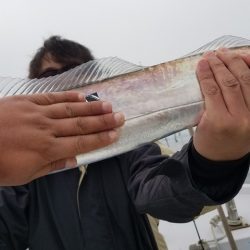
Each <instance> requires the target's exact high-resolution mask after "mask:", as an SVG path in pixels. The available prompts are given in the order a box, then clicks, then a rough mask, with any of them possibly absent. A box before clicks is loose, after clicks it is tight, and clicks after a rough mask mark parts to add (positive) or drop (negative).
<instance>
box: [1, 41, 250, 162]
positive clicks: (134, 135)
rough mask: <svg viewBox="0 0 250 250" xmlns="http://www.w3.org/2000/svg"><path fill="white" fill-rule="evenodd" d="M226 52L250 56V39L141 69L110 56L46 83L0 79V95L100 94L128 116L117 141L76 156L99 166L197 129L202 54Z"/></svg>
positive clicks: (219, 44) (212, 46)
mask: <svg viewBox="0 0 250 250" xmlns="http://www.w3.org/2000/svg"><path fill="white" fill-rule="evenodd" d="M219 47H226V48H230V49H232V50H238V51H241V52H248V53H250V40H247V39H244V38H239V37H234V36H223V37H220V38H218V39H216V40H214V41H212V42H210V43H208V44H206V45H205V46H203V47H201V48H200V49H198V50H196V51H194V52H192V53H190V54H188V55H186V56H184V57H182V58H179V59H176V60H173V61H169V62H166V63H161V64H159V65H155V66H150V67H142V66H138V65H135V64H132V63H129V62H126V61H124V60H121V59H118V58H115V57H110V58H103V59H97V60H93V61H90V62H87V63H85V64H82V65H80V66H78V67H76V68H74V69H71V70H69V71H67V72H64V73H63V74H61V75H57V76H52V77H48V78H43V79H32V80H30V79H16V78H9V77H0V96H9V95H19V94H33V93H43V92H56V91H65V90H74V91H79V92H83V93H84V94H86V95H89V94H92V93H95V92H96V93H97V94H98V96H99V98H100V99H101V100H106V101H109V102H111V103H112V105H113V110H114V111H121V112H123V113H124V114H125V117H126V121H125V125H124V126H123V127H122V129H121V135H120V138H119V140H118V141H117V142H116V143H114V144H112V145H110V146H107V147H104V148H101V149H98V150H95V151H92V152H89V153H85V154H82V155H78V156H77V163H78V165H81V164H88V163H92V162H96V161H100V160H103V159H106V158H109V157H112V156H116V155H118V154H121V153H125V152H127V151H130V150H132V149H135V148H137V147H139V146H141V145H143V144H144V143H147V142H151V141H155V140H158V139H160V138H163V137H166V136H168V135H170V134H173V133H174V132H176V131H180V130H183V129H185V128H187V127H191V126H195V125H197V124H196V123H197V117H198V115H199V113H200V112H201V111H202V110H203V104H204V102H203V99H202V95H201V91H200V87H199V83H198V81H197V78H196V73H195V70H196V65H197V62H198V61H199V60H200V59H201V56H202V54H203V53H204V52H206V51H209V50H215V49H217V48H219Z"/></svg>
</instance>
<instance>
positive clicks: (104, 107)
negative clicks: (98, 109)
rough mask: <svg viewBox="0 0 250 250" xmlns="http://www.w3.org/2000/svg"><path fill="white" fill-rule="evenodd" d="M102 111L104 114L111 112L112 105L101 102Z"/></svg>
mask: <svg viewBox="0 0 250 250" xmlns="http://www.w3.org/2000/svg"><path fill="white" fill-rule="evenodd" d="M102 110H103V111H104V112H112V105H111V103H109V102H103V103H102Z"/></svg>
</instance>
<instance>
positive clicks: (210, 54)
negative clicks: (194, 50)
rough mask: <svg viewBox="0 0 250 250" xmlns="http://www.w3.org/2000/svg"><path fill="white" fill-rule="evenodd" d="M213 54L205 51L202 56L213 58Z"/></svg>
mask: <svg viewBox="0 0 250 250" xmlns="http://www.w3.org/2000/svg"><path fill="white" fill-rule="evenodd" d="M214 55H215V54H214V52H213V51H207V52H205V53H204V54H203V57H210V56H214Z"/></svg>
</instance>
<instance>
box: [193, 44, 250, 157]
mask: <svg viewBox="0 0 250 250" xmlns="http://www.w3.org/2000/svg"><path fill="white" fill-rule="evenodd" d="M249 66H250V57H249V56H244V58H243V57H241V56H240V55H237V54H235V53H233V52H230V51H229V50H227V49H220V50H218V51H217V52H216V53H214V52H209V53H207V54H205V55H204V59H202V60H201V61H200V62H199V64H198V67H197V77H198V80H199V82H200V87H201V91H202V93H203V95H204V99H205V111H204V113H203V115H202V117H201V120H200V122H199V124H198V126H197V130H196V132H195V135H194V140H193V143H194V147H195V148H196V150H197V151H198V152H199V153H200V154H201V155H203V156H204V157H205V158H207V159H210V160H215V161H225V160H236V159H239V158H241V157H243V156H244V155H246V154H247V153H249V151H250V69H249Z"/></svg>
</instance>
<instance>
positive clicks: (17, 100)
mask: <svg viewBox="0 0 250 250" xmlns="http://www.w3.org/2000/svg"><path fill="white" fill-rule="evenodd" d="M123 124H124V116H123V114H120V113H118V114H115V113H113V112H112V106H111V104H110V103H107V102H101V101H96V102H89V103H88V102H84V97H83V96H82V95H79V93H75V92H62V93H47V94H35V95H28V96H12V97H4V98H1V99H0V185H1V186H8V185H21V184H25V183H28V182H30V181H31V180H33V179H35V178H38V177H40V176H44V175H46V174H48V173H50V172H52V171H55V170H59V169H63V168H65V167H70V166H72V167H74V166H76V159H75V156H76V155H78V154H81V153H86V152H89V151H91V150H94V149H97V148H100V147H104V146H106V145H109V144H111V143H113V142H114V141H116V139H117V138H118V131H117V130H116V128H118V127H120V126H122V125H123Z"/></svg>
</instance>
